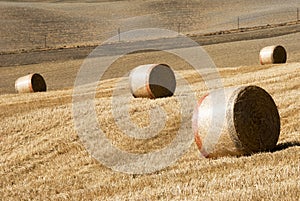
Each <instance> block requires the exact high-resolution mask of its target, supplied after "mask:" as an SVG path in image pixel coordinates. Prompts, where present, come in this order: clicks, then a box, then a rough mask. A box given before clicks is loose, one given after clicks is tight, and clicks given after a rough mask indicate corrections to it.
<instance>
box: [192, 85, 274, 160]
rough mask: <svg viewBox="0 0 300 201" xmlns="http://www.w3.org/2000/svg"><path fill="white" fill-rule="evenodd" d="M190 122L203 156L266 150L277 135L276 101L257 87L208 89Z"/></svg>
mask: <svg viewBox="0 0 300 201" xmlns="http://www.w3.org/2000/svg"><path fill="white" fill-rule="evenodd" d="M213 99H214V102H213ZM224 107H225V108H224ZM192 121H193V129H194V135H195V142H196V145H197V147H198V149H199V151H200V153H201V154H202V155H203V156H204V157H220V156H230V155H235V156H238V155H248V154H252V153H255V152H262V151H269V150H272V149H273V148H274V147H275V146H276V144H277V141H278V138H279V134H280V116H279V113H278V110H277V107H276V105H275V102H274V100H273V99H272V97H271V96H270V95H269V94H268V93H267V92H266V91H265V90H264V89H262V88H260V87H258V86H243V87H236V88H227V89H219V90H215V91H213V92H211V93H210V94H208V95H206V96H204V97H203V98H202V99H200V101H199V103H198V106H197V107H196V109H195V111H194V114H193V120H192Z"/></svg>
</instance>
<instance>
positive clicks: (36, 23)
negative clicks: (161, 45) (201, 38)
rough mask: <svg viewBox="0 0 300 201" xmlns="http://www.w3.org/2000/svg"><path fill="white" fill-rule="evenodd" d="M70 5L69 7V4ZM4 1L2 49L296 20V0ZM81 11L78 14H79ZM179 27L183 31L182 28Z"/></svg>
mask: <svg viewBox="0 0 300 201" xmlns="http://www.w3.org/2000/svg"><path fill="white" fill-rule="evenodd" d="M70 2H71V3H70ZM85 2H90V3H82V2H80V3H78V1H73V0H62V1H54V0H53V1H52V0H45V1H37V0H36V1H26V2H24V1H22V2H16V1H8V2H7V1H0V13H1V17H2V18H1V19H2V20H1V21H0V25H1V26H0V37H1V41H0V42H1V47H0V48H1V49H0V51H1V52H3V51H14V50H22V49H24V50H30V49H37V48H44V47H45V44H44V42H45V36H46V38H47V44H46V46H47V47H51V48H55V47H64V46H65V47H69V46H77V45H90V44H93V45H94V44H99V43H100V42H102V41H103V40H105V39H107V38H109V37H112V36H115V35H117V30H118V28H120V29H121V31H122V32H124V31H128V30H133V29H141V28H149V27H155V28H165V29H171V30H174V31H178V30H179V31H180V32H182V33H185V34H187V33H210V32H214V31H220V30H229V29H233V28H237V17H238V16H240V27H249V26H258V25H266V24H274V23H282V22H288V21H295V20H296V18H297V15H296V8H297V7H299V6H300V4H299V1H298V0H289V3H288V4H284V5H283V4H282V2H281V1H277V0H276V1H274V0H264V1H260V2H256V3H255V4H253V3H252V2H249V1H241V0H230V1H228V0H226V1H225V0H222V1H221V0H220V1H198V0H186V1H180V0H145V1H139V0H123V1H103V0H94V1H85ZM79 10H80V12H78V11H79ZM224 16H226V17H224ZM179 23H180V27H178V26H179Z"/></svg>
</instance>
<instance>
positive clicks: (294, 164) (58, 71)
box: [0, 0, 300, 200]
mask: <svg viewBox="0 0 300 201" xmlns="http://www.w3.org/2000/svg"><path fill="white" fill-rule="evenodd" d="M31 2H32V1H31ZM49 2H50V1H44V3H41V1H39V2H38V3H36V4H32V5H33V6H32V5H28V4H27V3H24V2H21V3H20V4H17V3H16V4H15V3H11V2H2V1H1V2H0V5H1V7H0V9H1V13H3V16H4V18H3V19H4V20H3V21H2V22H4V24H2V25H3V26H1V32H0V34H1V37H2V40H1V42H2V43H1V51H8V50H19V49H22V48H25V49H26V48H28V49H32V48H39V47H40V46H41V45H40V43H39V42H38V41H40V36H41V35H42V36H43V34H44V32H43V31H42V30H43V29H40V27H45V29H46V30H50V31H49V32H50V33H51V34H50V35H51V37H52V39H53V40H52V43H53V44H51V43H50V41H49V45H51V46H56V45H57V46H59V47H61V46H64V45H67V46H74V45H81V43H83V44H88V43H92V44H94V43H98V42H99V40H101V39H98V38H96V37H95V35H96V34H97V33H99V32H100V31H99V30H102V27H103V26H105V27H106V28H107V30H110V31H114V30H115V29H117V28H118V27H119V26H120V24H117V23H115V22H120V23H121V22H122V23H123V24H124V22H126V25H128V27H130V28H136V27H143V26H142V25H145V24H147V23H148V25H149V24H151V23H153V24H151V25H153V26H158V25H161V26H163V27H165V24H161V22H165V21H166V20H170V21H169V22H165V23H166V24H167V25H168V26H171V27H173V28H174V26H175V28H174V29H176V23H177V21H176V19H180V16H185V14H186V16H189V13H188V14H187V11H186V10H184V9H182V11H181V12H179V14H180V15H176V16H175V17H173V16H174V14H175V13H176V10H178V9H179V8H183V7H184V8H186V6H188V8H189V9H192V10H193V11H194V13H198V14H197V15H193V16H194V17H193V18H188V19H190V21H189V22H190V23H192V22H193V23H195V24H191V26H190V27H189V28H188V27H185V26H183V27H182V29H186V30H188V31H189V32H191V33H192V32H193V31H195V32H202V31H204V32H206V31H210V30H220V29H222V27H225V28H227V27H228V25H229V24H231V25H232V26H234V21H233V20H234V19H233V18H235V16H236V15H239V14H241V15H242V14H243V15H244V16H246V17H247V16H248V17H254V18H250V19H257V18H255V17H257V16H260V15H261V13H264V12H265V11H266V12H267V13H268V12H270V13H272V12H273V11H276V10H277V9H279V10H280V9H281V6H282V2H281V1H263V2H258V3H257V4H253V5H251V6H250V5H249V3H247V2H246V1H240V0H235V1H230V2H229V3H228V1H218V2H217V3H216V4H214V6H213V7H212V4H209V2H210V1H186V2H185V1H182V2H181V1H180V2H179V1H158V0H157V1H135V0H132V1H115V2H105V1H103V2H102V1H93V2H95V3H93V4H85V3H82V4H80V3H74V2H75V1H68V3H67V1H63V2H61V3H53V2H51V3H49ZM69 2H72V3H69ZM189 3H193V5H194V6H190V4H189ZM200 4H201V6H202V7H201V6H200ZM268 4H272V5H269V6H266V5H268ZM298 4H299V2H297V1H291V4H290V5H298ZM100 5H101V6H100ZM129 5H130V6H129ZM144 5H147V6H148V7H145V6H144ZM196 5H198V6H199V7H201V8H205V9H204V11H203V12H199V8H198V7H197V6H196ZM176 6H177V7H176ZM79 7H80V8H81V9H82V10H81V12H78V8H79ZM279 7H280V8H279ZM125 8H126V9H125ZM150 8H151V9H153V10H161V11H159V12H163V13H162V14H157V13H155V12H154V13H153V10H151V9H150ZM240 8H242V9H240ZM287 8H288V6H287ZM26 9H29V11H30V12H31V14H32V15H36V16H38V17H36V18H34V17H32V16H27V17H28V18H29V19H36V21H32V20H28V18H26V16H23V14H22V13H26V14H27V13H28V10H27V11H26ZM110 9H112V10H111V12H110ZM37 10H38V11H39V12H36V11H37ZM222 10H224V12H223V11H222ZM2 11H3V12H2ZM25 11H26V12H25ZM53 11H55V12H56V13H55V14H53ZM88 11H89V12H88ZM167 11H168V12H167ZM189 11H190V10H189ZM215 11H218V12H219V13H220V14H218V15H216V14H215ZM83 13H85V14H84V17H82V14H83ZM141 13H142V14H141ZM225 13H227V14H228V13H229V14H230V15H228V16H227V17H226V18H224V17H223V16H224V14H225ZM114 14H115V15H114ZM117 14H119V15H117ZM53 15H55V16H58V17H55V16H54V17H53ZM199 15H200V16H202V17H204V18H199V19H197V17H198V16H199ZM278 15H280V14H278ZM12 16H13V17H12ZM99 16H106V17H107V18H109V19H111V21H107V20H101V19H99V18H100V17H99ZM271 16H272V15H271ZM153 17H154V18H153ZM172 17H173V18H172ZM205 17H207V18H205ZM285 17H286V18H285ZM20 18H22V19H24V21H22V23H21V24H20V23H17V22H18V20H19V19H20ZM40 18H43V19H56V20H57V21H56V22H53V21H48V22H47V23H44V22H43V23H41V22H42V21H43V20H41V19H40ZM283 18H284V19H287V20H289V19H290V18H289V16H283ZM79 19H81V20H79ZM95 19H96V20H95ZM103 19H106V18H103ZM150 19H152V20H150ZM203 19H207V24H205V23H204V24H201V25H200V24H199V23H200V22H203ZM259 19H261V20H262V21H261V22H262V23H265V22H266V21H269V20H271V19H272V20H275V22H277V21H276V20H278V19H277V18H272V17H270V16H269V15H267V16H266V17H265V18H259ZM149 20H150V21H149ZM197 20H199V21H197ZM66 22H68V23H67V24H68V26H69V28H68V26H66ZM87 22H89V23H90V24H89V23H87ZM111 22H114V23H111ZM145 22H147V23H145ZM226 22H227V24H226ZM243 22H244V23H246V22H247V23H249V24H248V25H249V26H250V25H256V24H255V23H256V22H255V20H253V21H252V20H249V21H247V20H246V21H243ZM224 23H225V24H224ZM253 23H254V24H253ZM46 24H47V26H45V25H46ZM187 24H189V23H187ZM216 24H219V25H220V26H215V25H216ZM79 25H80V26H79ZM129 25H130V26H129ZM193 25H195V26H193ZM223 25H224V26H223ZM59 26H61V27H62V30H64V31H63V32H59V30H60V29H58V27H59ZM212 27H213V28H212ZM165 28H166V27H165ZM211 28H212V29H211ZM3 30H5V31H3ZM20 30H24V33H25V34H23V32H22V31H20ZM31 30H33V31H32V32H31ZM33 33H36V34H37V35H36V36H33V35H32V34H33ZM101 33H102V32H101ZM28 34H29V35H31V36H33V39H32V40H31V41H29V42H28V39H27V36H28ZM90 34H92V35H90ZM102 34H103V33H102ZM50 35H49V38H51V37H50ZM103 35H104V36H105V34H103ZM109 35H110V36H111V33H110V34H109ZM69 36H72V37H69ZM41 39H43V37H42V38H41ZM299 39H300V37H299V33H295V34H288V35H284V36H280V37H273V38H267V39H260V40H249V41H239V42H230V43H224V44H215V45H209V46H204V49H205V50H206V51H207V53H208V54H209V55H210V57H211V58H212V60H213V61H214V62H215V64H216V66H217V70H218V71H219V73H220V76H221V80H222V81H223V85H224V87H232V86H240V85H258V86H260V87H262V88H264V89H265V90H266V91H268V92H269V93H270V95H271V96H272V97H273V99H274V101H275V103H276V105H277V106H278V110H279V114H280V117H281V134H280V138H279V142H278V146H277V147H276V148H275V150H273V151H272V152H266V153H257V154H253V155H251V156H242V157H234V156H231V157H221V158H216V159H203V158H200V157H199V151H198V150H197V147H196V145H195V143H193V144H192V145H191V147H190V148H189V149H188V150H187V152H186V153H185V154H184V155H183V157H181V158H180V159H179V160H178V161H177V162H176V163H174V164H172V165H170V166H169V167H168V168H166V169H163V170H160V171H157V172H155V173H151V174H145V175H136V174H125V173H120V172H115V171H112V170H111V169H110V168H108V167H106V166H104V165H102V164H101V163H99V162H98V161H97V160H95V159H94V158H93V157H91V156H90V155H89V154H88V152H87V150H86V148H85V147H84V146H83V144H82V142H81V140H80V138H79V137H78V133H77V132H76V130H75V128H74V119H73V113H72V93H73V85H74V81H75V78H76V75H77V72H78V70H79V69H80V67H81V65H82V63H83V62H84V60H61V58H60V60H59V61H53V62H47V63H39V64H30V65H24V66H14V67H10V66H7V67H1V68H0V75H1V76H0V78H1V79H0V94H1V95H0V119H1V120H0V154H1V157H0V197H1V199H2V200H298V199H299V197H300V190H299V189H300V182H299V178H300V165H299V160H300V147H299V146H300V131H299V120H300V112H299V107H300V102H299V100H300V91H299V89H300V53H299V51H298V50H299V48H300V47H299V45H300V44H299V42H298V41H299ZM32 41H37V42H36V43H35V42H32ZM2 44H3V46H2ZM32 44H35V46H32ZM273 44H282V45H284V46H285V47H286V49H287V51H288V63H287V64H281V65H266V66H260V65H259V64H258V52H259V50H260V49H261V48H262V47H264V46H267V45H273ZM105 59H110V58H109V57H107V58H105ZM144 63H167V64H169V65H170V66H171V67H172V68H173V69H174V70H175V71H176V73H177V74H178V75H180V76H181V78H179V83H181V82H180V80H182V79H183V78H184V79H186V80H187V81H188V82H189V84H190V86H192V88H193V89H194V93H195V94H196V96H197V98H201V97H202V96H203V95H205V94H206V93H207V92H208V89H207V87H206V85H205V83H204V80H203V78H202V77H199V76H197V75H196V74H195V72H194V70H193V69H191V68H190V67H191V66H189V65H188V64H187V63H186V62H185V61H183V60H181V59H180V58H178V57H176V56H174V55H170V54H167V53H165V52H148V53H138V54H130V55H126V56H124V57H122V58H120V59H119V60H117V61H116V62H115V63H113V65H112V66H111V67H110V68H109V70H108V71H107V72H106V74H105V76H104V79H103V80H101V82H99V84H98V87H97V93H96V99H95V102H96V112H97V117H98V122H99V123H100V126H101V129H102V130H103V131H105V134H106V136H107V138H108V139H109V140H110V141H111V142H112V144H113V145H114V146H116V147H118V148H120V149H122V150H124V151H128V152H133V153H145V152H149V151H153V150H160V149H162V148H164V147H165V146H166V145H168V144H170V143H171V142H172V139H174V137H175V135H176V132H177V131H178V128H179V127H180V125H181V121H180V119H181V118H182V121H184V122H190V121H191V119H190V118H191V116H181V115H182V112H181V111H180V109H181V108H180V105H179V101H178V99H179V98H182V97H185V95H186V94H187V93H189V94H190V93H192V92H190V91H186V90H185V88H184V86H183V85H181V84H179V85H178V87H177V90H176V92H175V95H174V96H173V97H169V98H163V99H157V100H149V99H142V98H138V99H134V98H133V97H131V99H130V110H129V113H130V119H131V120H132V122H133V123H136V124H137V125H139V126H147V125H148V124H149V122H150V120H149V115H148V112H149V110H150V109H153V108H154V107H157V106H161V108H163V109H164V110H165V112H166V114H167V117H168V118H167V121H166V125H165V127H164V129H163V130H162V131H161V132H160V133H159V135H158V136H156V137H155V138H152V139H149V140H134V139H132V138H129V137H128V136H126V133H122V131H121V130H120V128H118V126H117V125H116V123H115V119H114V117H113V114H112V98H111V96H112V94H113V91H114V90H115V89H116V84H117V83H118V82H119V81H120V80H121V79H124V80H125V81H126V79H127V77H126V76H125V77H123V78H122V76H123V75H124V73H123V72H127V71H129V70H130V69H132V68H134V67H136V66H137V65H139V64H144ZM201 68H203V69H204V70H203V77H205V76H206V75H207V76H208V77H207V79H213V77H210V72H209V70H207V69H206V67H205V64H203V66H201ZM33 72H38V73H41V74H42V75H43V76H44V77H45V79H46V82H47V85H48V89H49V90H48V92H45V93H35V94H16V93H15V92H14V81H15V80H16V79H17V78H18V77H20V76H22V75H24V74H27V73H33ZM121 87H122V88H123V89H124V90H125V92H126V91H127V92H126V94H124V95H119V96H117V97H114V98H115V100H116V103H117V104H118V105H119V108H118V109H119V110H120V111H124V107H125V98H124V97H125V95H128V94H129V93H130V91H129V88H128V85H127V84H124V85H122V86H121ZM191 104H193V105H194V104H196V103H194V102H191ZM183 110H185V108H183ZM187 112H188V113H192V111H187ZM120 116H122V114H120ZM155 121H156V120H154V122H155ZM123 123H124V126H125V127H126V125H127V123H129V122H123ZM155 123H158V122H155ZM153 129H154V130H153V132H155V128H153Z"/></svg>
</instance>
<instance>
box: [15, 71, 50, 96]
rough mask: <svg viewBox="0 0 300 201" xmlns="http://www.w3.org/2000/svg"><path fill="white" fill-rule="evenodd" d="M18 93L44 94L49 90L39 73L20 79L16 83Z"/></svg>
mask: <svg viewBox="0 0 300 201" xmlns="http://www.w3.org/2000/svg"><path fill="white" fill-rule="evenodd" d="M15 89H16V91H17V92H18V93H32V92H42V91H46V90H47V86H46V82H45V80H44V78H43V77H42V76H41V75H40V74H37V73H34V74H29V75H26V76H23V77H20V78H18V79H17V80H16V82H15Z"/></svg>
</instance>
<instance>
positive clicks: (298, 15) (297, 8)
mask: <svg viewBox="0 0 300 201" xmlns="http://www.w3.org/2000/svg"><path fill="white" fill-rule="evenodd" d="M298 21H299V8H297V22H298Z"/></svg>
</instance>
